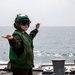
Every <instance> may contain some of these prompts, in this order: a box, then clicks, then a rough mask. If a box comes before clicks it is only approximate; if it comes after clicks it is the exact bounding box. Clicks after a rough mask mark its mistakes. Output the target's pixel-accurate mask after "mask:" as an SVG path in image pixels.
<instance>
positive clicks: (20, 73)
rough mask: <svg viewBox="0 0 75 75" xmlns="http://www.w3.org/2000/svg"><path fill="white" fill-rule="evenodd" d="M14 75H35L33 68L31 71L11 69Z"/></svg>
mask: <svg viewBox="0 0 75 75" xmlns="http://www.w3.org/2000/svg"><path fill="white" fill-rule="evenodd" d="M11 70H12V72H13V75H33V74H32V68H31V69H17V68H11Z"/></svg>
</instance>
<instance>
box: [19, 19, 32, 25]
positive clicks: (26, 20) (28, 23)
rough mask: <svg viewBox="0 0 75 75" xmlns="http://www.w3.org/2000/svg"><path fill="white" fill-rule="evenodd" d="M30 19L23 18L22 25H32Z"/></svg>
mask: <svg viewBox="0 0 75 75" xmlns="http://www.w3.org/2000/svg"><path fill="white" fill-rule="evenodd" d="M30 23H31V22H30V20H28V19H22V20H20V24H21V25H23V26H25V25H26V24H27V25H28V26H29V25H30Z"/></svg>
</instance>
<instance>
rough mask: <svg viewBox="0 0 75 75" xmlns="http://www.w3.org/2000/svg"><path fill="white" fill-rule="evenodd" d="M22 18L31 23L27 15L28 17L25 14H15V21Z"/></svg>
mask: <svg viewBox="0 0 75 75" xmlns="http://www.w3.org/2000/svg"><path fill="white" fill-rule="evenodd" d="M22 19H25V20H28V21H29V23H31V21H30V19H29V17H28V16H27V15H25V14H18V15H17V16H16V18H15V23H18V22H20V21H21V20H22Z"/></svg>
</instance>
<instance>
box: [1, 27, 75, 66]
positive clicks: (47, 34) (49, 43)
mask: <svg viewBox="0 0 75 75" xmlns="http://www.w3.org/2000/svg"><path fill="white" fill-rule="evenodd" d="M32 29H34V27H30V28H29V29H28V31H27V32H28V33H29V32H30V31H31V30H32ZM14 30H15V29H14V27H10V26H2V27H0V63H5V62H8V61H9V43H8V40H7V39H4V38H2V37H1V36H3V35H7V34H12V33H13V31H14ZM33 44H34V63H35V65H41V64H49V63H52V60H53V59H65V62H66V63H74V60H75V27H40V28H39V32H38V34H37V35H36V37H35V38H34V40H33Z"/></svg>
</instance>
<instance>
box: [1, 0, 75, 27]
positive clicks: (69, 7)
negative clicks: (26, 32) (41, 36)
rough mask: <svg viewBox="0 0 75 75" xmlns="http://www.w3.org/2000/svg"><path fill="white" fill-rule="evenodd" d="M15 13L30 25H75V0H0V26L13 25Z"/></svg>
mask: <svg viewBox="0 0 75 75" xmlns="http://www.w3.org/2000/svg"><path fill="white" fill-rule="evenodd" d="M17 14H26V15H28V17H29V18H30V20H31V26H34V25H35V24H36V23H40V24H41V26H75V0H0V26H13V23H14V19H15V17H16V15H17Z"/></svg>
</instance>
